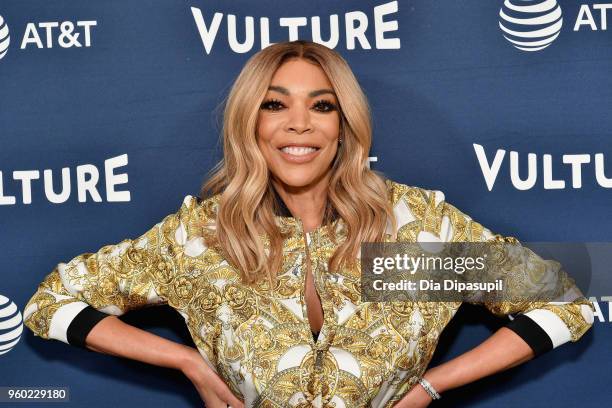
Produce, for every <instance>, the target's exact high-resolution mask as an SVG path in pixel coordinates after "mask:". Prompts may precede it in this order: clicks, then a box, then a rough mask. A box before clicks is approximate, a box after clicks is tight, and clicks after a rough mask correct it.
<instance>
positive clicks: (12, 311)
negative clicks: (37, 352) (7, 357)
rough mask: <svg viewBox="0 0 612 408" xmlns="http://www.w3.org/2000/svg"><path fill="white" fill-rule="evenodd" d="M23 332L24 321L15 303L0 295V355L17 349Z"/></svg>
mask: <svg viewBox="0 0 612 408" xmlns="http://www.w3.org/2000/svg"><path fill="white" fill-rule="evenodd" d="M22 332H23V319H22V318H21V312H20V311H19V309H17V306H16V305H15V303H13V302H12V301H11V300H10V299H8V298H7V297H5V296H2V295H0V355H2V354H6V353H8V352H9V351H11V350H12V349H13V347H15V345H16V344H17V343H18V342H19V339H20V338H21V333H22Z"/></svg>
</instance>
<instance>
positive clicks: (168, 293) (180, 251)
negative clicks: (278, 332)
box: [24, 196, 241, 407]
mask: <svg viewBox="0 0 612 408" xmlns="http://www.w3.org/2000/svg"><path fill="white" fill-rule="evenodd" d="M195 206H196V199H195V198H194V197H192V196H186V197H185V199H184V200H183V204H182V206H181V207H180V209H179V210H178V212H176V213H173V214H170V215H168V216H166V217H165V218H164V219H163V220H162V221H161V222H159V223H157V224H156V225H155V226H154V227H152V228H151V229H149V230H148V231H147V232H145V233H144V234H143V235H141V236H140V237H138V238H136V239H125V240H123V241H121V242H120V243H118V244H115V245H106V246H104V247H102V248H101V249H99V250H98V251H97V252H95V253H84V254H81V255H78V256H76V257H74V258H73V259H71V260H70V261H68V262H67V263H59V264H58V265H57V266H56V267H55V268H54V269H53V271H51V273H49V274H48V275H47V276H46V277H45V279H44V280H43V281H42V282H41V283H40V284H39V286H38V288H37V290H36V292H35V293H34V295H33V296H32V297H31V299H30V300H29V301H28V303H27V304H26V306H25V308H24V323H25V325H26V326H27V327H28V328H29V329H30V330H32V332H33V333H34V334H35V335H36V336H38V337H41V338H43V339H54V340H59V341H62V342H64V343H67V344H70V345H73V346H77V347H81V348H84V349H86V350H91V351H97V352H101V353H105V354H109V355H113V356H117V357H124V358H130V359H134V360H138V361H142V362H145V363H148V364H153V365H158V366H162V367H168V368H174V369H179V370H181V371H183V373H184V374H185V375H186V376H187V377H188V378H189V379H190V380H192V382H194V385H196V387H197V389H198V391H199V392H200V395H201V396H202V397H203V398H204V400H205V401H206V402H209V403H210V404H209V405H210V406H217V405H218V404H220V403H221V402H220V401H227V402H230V403H232V406H234V407H240V406H241V405H240V404H241V403H240V402H239V401H238V400H237V399H236V397H234V396H233V395H232V394H231V392H230V391H229V389H228V388H227V386H226V385H225V384H224V383H223V381H222V380H221V379H220V378H219V377H218V376H217V375H216V373H215V371H214V366H213V365H212V364H211V363H210V360H209V356H211V355H212V351H211V348H210V345H209V344H208V342H207V341H201V340H200V339H199V338H195V339H194V341H195V342H196V345H197V348H193V347H188V346H185V345H182V344H179V343H176V342H173V341H170V340H167V339H165V338H163V337H160V336H157V335H154V334H152V333H149V332H147V331H144V330H141V329H139V328H136V327H133V326H131V325H128V324H126V323H124V322H123V321H121V320H120V319H118V318H117V316H120V315H123V314H124V313H126V312H128V311H129V310H132V309H137V308H142V307H147V306H153V305H159V304H166V303H167V304H170V306H172V307H173V308H175V309H176V310H178V311H179V313H181V315H183V317H185V319H186V320H187V317H186V316H187V315H186V313H185V308H186V305H187V303H188V301H189V298H188V297H185V296H178V295H177V293H176V290H177V286H179V287H180V285H179V284H177V281H178V282H179V283H184V282H185V279H186V278H185V277H182V271H183V269H184V267H183V264H184V262H186V261H185V257H189V256H191V255H193V256H195V255H196V253H201V252H202V251H203V250H205V248H204V247H202V246H201V245H199V242H200V241H199V239H198V238H194V239H193V240H188V239H187V238H188V236H189V235H190V232H192V229H195V228H197V225H198V223H197V222H196V221H199V220H197V218H198V216H199V215H198V212H197V211H195ZM192 259H195V258H192ZM182 294H184V293H183V292H181V295H182ZM200 317H201V316H200ZM189 323H191V322H189ZM203 324H209V321H208V319H205V321H204V322H203ZM190 330H192V328H191V327H190ZM219 396H220V397H219ZM221 397H222V398H223V399H220V398H221ZM222 406H223V407H225V406H226V405H222Z"/></svg>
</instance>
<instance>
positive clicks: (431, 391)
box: [419, 377, 442, 400]
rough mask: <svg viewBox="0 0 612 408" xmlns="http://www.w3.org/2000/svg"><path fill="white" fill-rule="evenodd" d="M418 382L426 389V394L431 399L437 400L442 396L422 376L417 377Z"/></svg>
mask: <svg viewBox="0 0 612 408" xmlns="http://www.w3.org/2000/svg"><path fill="white" fill-rule="evenodd" d="M419 384H421V386H422V387H423V388H424V389H425V391H427V394H429V396H430V397H431V399H434V400H437V399H440V398H442V397H441V396H440V394H438V392H437V391H436V389H435V388H434V387H433V386H432V385H431V384H430V383H429V381H427V380H426V379H424V378H423V377H421V378H419Z"/></svg>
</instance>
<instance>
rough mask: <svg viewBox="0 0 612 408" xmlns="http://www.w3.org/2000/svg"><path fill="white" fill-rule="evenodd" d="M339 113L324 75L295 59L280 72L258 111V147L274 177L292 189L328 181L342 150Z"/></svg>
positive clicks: (316, 67) (330, 87) (311, 66)
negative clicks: (339, 146) (340, 147)
mask: <svg viewBox="0 0 612 408" xmlns="http://www.w3.org/2000/svg"><path fill="white" fill-rule="evenodd" d="M339 133H340V112H339V105H338V100H337V98H336V95H335V93H334V91H333V88H332V85H331V83H330V82H329V79H328V78H327V76H326V75H325V72H324V71H323V70H322V69H321V67H319V66H318V65H316V64H313V63H311V62H308V61H305V60H303V59H292V60H289V61H287V62H285V63H284V64H283V65H281V66H280V67H279V68H278V69H277V71H276V72H275V74H274V76H273V77H272V80H271V82H270V86H269V88H268V91H267V93H266V95H265V97H264V100H263V103H262V104H261V106H260V109H259V115H258V124H257V144H258V145H259V149H260V150H261V153H262V154H263V156H264V157H265V159H266V162H267V164H268V168H269V169H270V172H271V173H272V176H273V177H274V178H275V179H276V180H277V181H280V182H282V183H283V184H285V185H286V186H288V187H308V186H311V185H314V184H316V183H320V182H323V181H324V180H325V178H326V176H329V174H330V172H331V165H332V162H333V160H334V157H335V155H336V151H337V149H338V136H339Z"/></svg>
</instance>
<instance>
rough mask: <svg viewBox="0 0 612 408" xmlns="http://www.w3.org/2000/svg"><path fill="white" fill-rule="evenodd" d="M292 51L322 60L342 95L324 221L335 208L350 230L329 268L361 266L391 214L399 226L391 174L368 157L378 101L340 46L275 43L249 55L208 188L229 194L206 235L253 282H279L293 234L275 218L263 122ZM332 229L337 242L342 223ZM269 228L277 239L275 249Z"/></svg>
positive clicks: (232, 95)
mask: <svg viewBox="0 0 612 408" xmlns="http://www.w3.org/2000/svg"><path fill="white" fill-rule="evenodd" d="M292 58H301V59H304V60H307V61H310V62H312V63H314V64H318V65H319V66H320V67H321V68H322V69H323V71H324V72H325V74H326V75H327V77H328V78H329V81H330V82H331V84H332V86H333V89H334V91H335V93H336V95H337V98H338V103H339V110H340V116H341V120H340V135H341V136H342V138H343V141H342V143H341V144H339V146H338V152H337V154H336V157H335V159H334V161H333V164H332V174H331V181H330V184H329V190H328V203H327V209H326V211H325V217H324V221H323V225H327V226H328V227H329V226H331V215H332V213H333V211H334V210H335V211H336V213H337V214H338V215H339V217H341V218H342V220H343V221H344V222H345V225H346V233H347V235H346V239H345V240H344V242H343V243H342V244H341V245H339V246H338V248H337V249H336V251H335V252H334V254H333V255H332V257H331V258H330V261H329V265H328V267H329V270H330V271H335V270H337V269H339V268H342V267H354V266H355V261H356V257H357V254H358V251H359V249H360V245H361V243H362V242H380V241H383V240H384V236H385V229H386V225H387V222H388V221H389V222H390V223H391V225H392V226H393V229H392V231H396V225H397V224H396V219H395V217H394V215H393V209H392V208H391V204H390V203H389V199H388V193H387V187H386V184H385V181H384V176H382V174H381V173H378V172H375V171H373V170H370V168H369V167H368V165H367V159H368V154H369V151H370V145H371V142H372V125H371V117H370V116H371V115H370V108H369V105H368V101H367V98H366V96H365V94H364V93H363V91H362V89H361V87H360V86H359V83H358V82H357V79H356V78H355V76H354V75H353V72H352V70H351V68H350V67H349V65H348V64H347V62H346V61H345V60H344V59H343V58H342V56H340V54H338V53H337V52H336V51H334V50H331V49H330V48H327V47H326V46H323V45H321V44H318V43H314V42H310V41H303V40H298V41H291V42H281V43H276V44H273V45H270V46H268V47H267V48H264V49H263V50H261V51H259V52H257V53H256V54H254V55H253V56H251V58H249V60H248V61H247V62H246V64H245V66H244V67H243V68H242V71H241V72H240V74H239V75H238V77H237V79H236V81H235V82H234V84H233V86H232V88H231V90H230V92H229V95H228V96H227V99H226V102H225V109H224V112H223V128H222V135H223V159H222V160H221V161H220V162H219V163H217V164H216V165H215V166H214V167H213V168H212V169H211V171H210V172H209V177H208V180H207V181H206V182H205V183H204V184H203V186H202V188H201V191H200V196H201V197H202V198H203V199H204V198H205V197H207V196H209V195H215V194H221V196H220V201H219V208H218V211H217V219H216V222H215V229H214V233H213V234H211V233H209V234H208V235H206V234H205V237H206V240H207V242H208V244H209V246H214V247H216V248H217V249H219V250H221V251H222V252H223V255H224V256H225V257H226V259H227V261H228V262H230V263H231V264H232V265H233V266H235V267H237V268H238V269H239V271H240V273H241V277H242V280H243V282H245V283H248V284H252V283H254V282H257V281H259V280H261V279H264V278H267V279H268V281H269V282H270V284H271V285H272V284H274V281H275V278H276V272H277V271H280V270H281V267H282V243H283V239H284V238H286V236H284V235H283V234H282V233H281V230H280V228H279V226H278V225H277V224H276V222H275V213H274V191H273V190H272V189H273V187H272V184H271V180H270V176H271V175H270V171H269V169H268V166H267V163H266V160H265V158H264V156H263V155H262V153H261V152H260V150H259V147H258V145H257V140H256V129H257V119H258V111H259V108H260V104H261V103H262V101H263V99H264V97H265V95H266V93H267V90H268V86H269V85H270V82H271V79H272V76H273V75H274V73H275V71H276V70H277V69H278V68H279V67H280V66H281V65H282V64H283V63H284V62H285V61H287V60H288V59H292ZM329 230H330V232H331V239H332V240H333V242H335V243H337V241H336V235H335V231H334V229H333V228H330V229H329ZM261 232H263V233H265V234H266V235H265V236H266V237H267V239H269V244H270V247H269V254H268V255H267V254H266V252H265V251H264V242H262V239H261V237H260V235H259V234H260V233H261ZM394 235H395V234H394ZM394 238H396V237H395V236H394Z"/></svg>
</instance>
